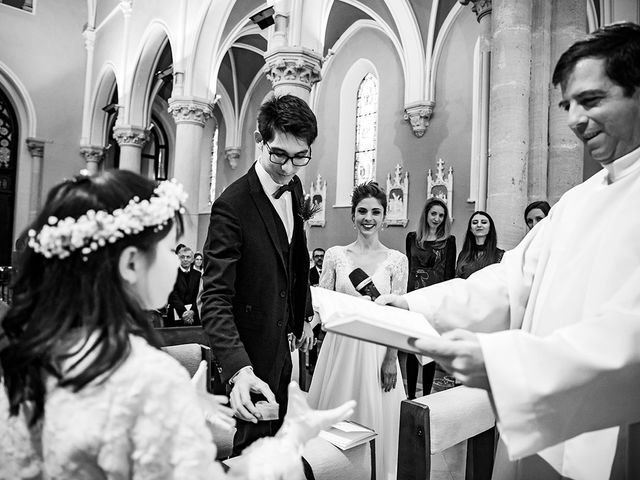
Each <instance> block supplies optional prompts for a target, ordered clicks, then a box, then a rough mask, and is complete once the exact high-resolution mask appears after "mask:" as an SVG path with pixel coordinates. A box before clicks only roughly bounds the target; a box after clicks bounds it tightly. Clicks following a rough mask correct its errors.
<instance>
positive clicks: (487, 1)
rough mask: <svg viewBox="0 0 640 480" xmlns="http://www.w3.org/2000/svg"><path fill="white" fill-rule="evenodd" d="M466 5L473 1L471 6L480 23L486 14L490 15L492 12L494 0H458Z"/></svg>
mask: <svg viewBox="0 0 640 480" xmlns="http://www.w3.org/2000/svg"><path fill="white" fill-rule="evenodd" d="M458 1H459V2H460V3H461V4H462V5H464V6H465V7H466V6H467V5H469V4H470V3H473V7H471V11H472V12H473V13H475V14H476V19H477V20H478V23H480V19H481V18H482V17H484V16H485V15H489V14H490V13H491V2H492V0H458Z"/></svg>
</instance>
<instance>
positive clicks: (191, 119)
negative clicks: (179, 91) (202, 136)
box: [169, 98, 214, 127]
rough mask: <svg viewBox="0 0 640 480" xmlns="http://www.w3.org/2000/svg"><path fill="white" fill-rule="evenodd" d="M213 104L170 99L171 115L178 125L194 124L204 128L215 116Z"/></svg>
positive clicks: (191, 99) (190, 99)
mask: <svg viewBox="0 0 640 480" xmlns="http://www.w3.org/2000/svg"><path fill="white" fill-rule="evenodd" d="M213 107H214V105H212V104H211V103H209V102H207V101H204V100H198V99H194V98H170V99H169V113H170V114H171V115H173V120H174V121H175V122H176V123H194V124H196V125H200V126H201V127H203V126H204V125H205V124H206V123H207V121H208V120H209V119H210V118H211V117H212V116H213Z"/></svg>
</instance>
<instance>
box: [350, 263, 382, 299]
mask: <svg viewBox="0 0 640 480" xmlns="http://www.w3.org/2000/svg"><path fill="white" fill-rule="evenodd" d="M349 280H351V283H352V284H353V286H354V287H355V289H356V290H357V291H358V293H359V294H360V295H365V296H368V297H371V300H375V299H376V298H378V297H379V296H380V292H379V291H378V289H377V288H376V286H375V285H374V284H373V280H371V277H370V276H369V275H367V274H366V273H365V271H364V270H362V269H361V268H356V269H355V270H354V271H353V272H351V273H350V274H349Z"/></svg>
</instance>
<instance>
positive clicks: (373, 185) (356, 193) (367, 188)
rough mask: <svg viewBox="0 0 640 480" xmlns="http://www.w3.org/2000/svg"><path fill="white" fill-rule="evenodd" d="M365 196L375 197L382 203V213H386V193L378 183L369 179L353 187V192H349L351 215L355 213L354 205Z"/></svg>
mask: <svg viewBox="0 0 640 480" xmlns="http://www.w3.org/2000/svg"><path fill="white" fill-rule="evenodd" d="M365 198H375V199H376V200H378V201H379V202H380V205H382V211H383V213H384V215H386V214H387V194H386V193H385V191H384V190H383V189H382V188H381V187H380V185H378V183H377V182H374V181H370V182H365V183H361V184H360V185H358V186H357V187H356V188H354V189H353V193H352V194H351V216H352V217H353V216H354V215H355V214H356V207H357V206H358V204H359V203H360V202H361V201H362V200H364V199H365Z"/></svg>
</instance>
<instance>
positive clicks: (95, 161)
mask: <svg viewBox="0 0 640 480" xmlns="http://www.w3.org/2000/svg"><path fill="white" fill-rule="evenodd" d="M80 155H82V156H83V157H84V161H85V164H86V168H87V170H89V172H91V174H96V173H98V166H99V165H100V164H101V163H102V159H103V158H104V147H102V146H100V145H80Z"/></svg>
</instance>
